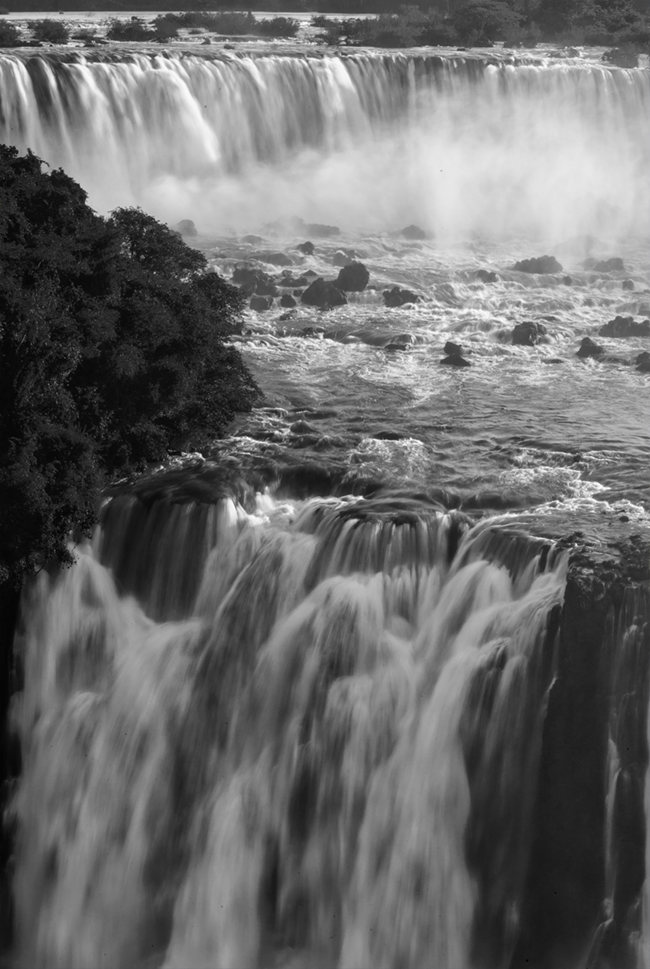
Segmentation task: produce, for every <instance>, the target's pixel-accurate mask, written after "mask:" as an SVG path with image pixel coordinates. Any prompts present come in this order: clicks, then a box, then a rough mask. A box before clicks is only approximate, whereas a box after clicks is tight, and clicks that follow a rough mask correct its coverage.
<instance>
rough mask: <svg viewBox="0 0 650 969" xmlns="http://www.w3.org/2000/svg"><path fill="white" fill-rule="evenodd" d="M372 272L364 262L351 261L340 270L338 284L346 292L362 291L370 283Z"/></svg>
mask: <svg viewBox="0 0 650 969" xmlns="http://www.w3.org/2000/svg"><path fill="white" fill-rule="evenodd" d="M369 279H370V273H369V272H368V270H367V269H366V267H365V266H364V265H363V263H362V262H351V263H350V264H349V265H348V266H344V267H343V268H342V269H341V271H340V272H339V274H338V276H337V279H336V285H337V286H338V288H339V289H342V290H343V291H344V292H346V293H360V292H361V291H362V290H364V289H365V288H366V286H367V285H368V280H369Z"/></svg>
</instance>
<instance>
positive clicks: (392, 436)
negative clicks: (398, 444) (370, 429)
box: [372, 431, 405, 441]
mask: <svg viewBox="0 0 650 969" xmlns="http://www.w3.org/2000/svg"><path fill="white" fill-rule="evenodd" d="M372 436H373V438H374V439H375V441H403V440H404V437H405V435H404V434H400V433H399V432H398V431H377V433H376V434H373V435H372Z"/></svg>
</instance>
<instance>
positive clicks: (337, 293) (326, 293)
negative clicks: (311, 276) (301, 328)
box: [301, 276, 347, 307]
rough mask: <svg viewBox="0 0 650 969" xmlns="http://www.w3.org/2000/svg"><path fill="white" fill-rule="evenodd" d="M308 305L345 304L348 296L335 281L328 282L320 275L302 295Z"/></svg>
mask: <svg viewBox="0 0 650 969" xmlns="http://www.w3.org/2000/svg"><path fill="white" fill-rule="evenodd" d="M301 300H302V302H303V303H305V304H306V305H307V306H320V307H326V306H345V304H346V303H347V297H346V296H345V295H344V293H342V292H341V290H340V289H338V288H337V287H336V286H335V285H334V283H332V282H326V280H324V279H322V278H321V277H320V276H319V277H318V279H315V280H314V281H313V283H311V285H310V286H308V287H307V289H306V290H305V292H304V293H303V294H302V296H301Z"/></svg>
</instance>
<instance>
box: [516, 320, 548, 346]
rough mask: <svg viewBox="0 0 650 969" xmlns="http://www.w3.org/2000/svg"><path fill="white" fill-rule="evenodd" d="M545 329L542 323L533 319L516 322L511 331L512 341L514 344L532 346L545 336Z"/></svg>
mask: <svg viewBox="0 0 650 969" xmlns="http://www.w3.org/2000/svg"><path fill="white" fill-rule="evenodd" d="M546 333H547V330H546V327H545V326H544V324H543V323H537V322H535V321H533V320H530V321H527V322H525V323H517V325H516V326H515V328H514V330H513V331H512V342H513V344H514V345H515V346H521V347H534V346H537V344H538V343H539V342H540V340H541V338H542V337H543V336H546Z"/></svg>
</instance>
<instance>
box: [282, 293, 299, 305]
mask: <svg viewBox="0 0 650 969" xmlns="http://www.w3.org/2000/svg"><path fill="white" fill-rule="evenodd" d="M295 305H296V301H295V299H294V298H293V296H289V294H288V293H283V294H282V296H281V297H280V306H286V307H288V308H291V307H292V306H295Z"/></svg>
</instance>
